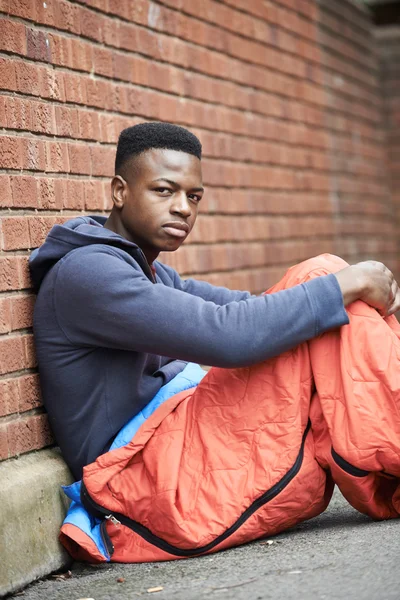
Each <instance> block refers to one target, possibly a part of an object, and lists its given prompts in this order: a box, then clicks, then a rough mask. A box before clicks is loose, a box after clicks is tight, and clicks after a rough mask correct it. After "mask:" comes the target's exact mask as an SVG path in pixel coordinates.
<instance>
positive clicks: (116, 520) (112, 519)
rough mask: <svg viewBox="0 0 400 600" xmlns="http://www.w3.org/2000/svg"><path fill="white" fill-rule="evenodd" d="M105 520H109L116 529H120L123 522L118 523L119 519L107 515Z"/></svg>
mask: <svg viewBox="0 0 400 600" xmlns="http://www.w3.org/2000/svg"><path fill="white" fill-rule="evenodd" d="M105 518H106V519H107V521H111V523H112V524H113V525H114V527H119V526H120V525H121V521H118V519H117V518H116V517H114V515H106V517H105Z"/></svg>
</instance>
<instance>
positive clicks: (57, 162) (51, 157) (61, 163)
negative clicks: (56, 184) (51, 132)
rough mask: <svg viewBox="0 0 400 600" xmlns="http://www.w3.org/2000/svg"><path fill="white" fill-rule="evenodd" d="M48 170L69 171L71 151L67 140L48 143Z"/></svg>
mask: <svg viewBox="0 0 400 600" xmlns="http://www.w3.org/2000/svg"><path fill="white" fill-rule="evenodd" d="M46 171H48V172H56V173H69V171H70V160H69V152H68V146H67V144H66V143H65V142H47V143H46Z"/></svg>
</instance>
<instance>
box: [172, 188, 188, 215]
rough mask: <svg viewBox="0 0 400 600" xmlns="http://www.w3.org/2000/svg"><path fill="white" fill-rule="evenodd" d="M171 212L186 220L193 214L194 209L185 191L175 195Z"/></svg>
mask: <svg viewBox="0 0 400 600" xmlns="http://www.w3.org/2000/svg"><path fill="white" fill-rule="evenodd" d="M170 212H171V214H179V215H182V216H183V217H186V218H187V217H190V215H191V214H192V207H191V206H190V202H189V200H188V198H187V196H186V194H185V192H184V191H183V190H182V191H180V192H176V193H175V194H174V195H173V198H172V202H171V205H170Z"/></svg>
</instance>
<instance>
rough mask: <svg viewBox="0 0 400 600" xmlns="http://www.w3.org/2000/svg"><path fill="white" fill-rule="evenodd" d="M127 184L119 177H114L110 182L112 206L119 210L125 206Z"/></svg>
mask: <svg viewBox="0 0 400 600" xmlns="http://www.w3.org/2000/svg"><path fill="white" fill-rule="evenodd" d="M127 185H128V184H127V183H126V181H125V179H124V178H123V177H121V175H115V176H114V177H113V178H112V180H111V198H112V201H113V203H114V206H115V207H116V208H118V209H121V208H122V207H123V206H124V204H125V198H126V189H127Z"/></svg>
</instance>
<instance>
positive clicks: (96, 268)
mask: <svg viewBox="0 0 400 600" xmlns="http://www.w3.org/2000/svg"><path fill="white" fill-rule="evenodd" d="M58 268H59V272H58V276H57V280H56V283H55V289H54V307H55V311H56V315H57V319H58V323H59V326H60V328H61V329H62V331H63V332H64V334H65V336H66V338H67V339H68V340H69V341H70V342H71V343H72V344H74V345H80V346H82V345H83V346H88V347H107V348H115V349H123V350H128V351H129V350H131V351H137V352H145V353H152V354H160V355H164V356H168V357H171V358H178V359H182V360H186V361H193V362H198V363H201V364H209V365H212V366H221V367H242V366H247V365H251V364H255V363H257V362H260V361H262V360H265V359H267V358H271V357H273V356H276V355H278V354H281V353H282V352H285V351H286V350H289V349H290V348H293V347H295V346H297V345H298V344H300V343H302V342H304V341H306V340H308V339H310V338H312V337H315V336H317V335H319V334H321V333H323V332H324V331H326V330H328V329H331V328H333V327H339V326H341V325H344V324H345V323H348V317H347V313H346V311H345V309H344V307H343V299H342V294H341V290H340V287H339V285H338V282H337V279H336V277H335V276H334V275H326V276H322V277H318V278H316V279H313V280H311V281H309V282H307V283H305V284H301V285H298V286H295V287H293V288H290V289H287V290H283V291H281V292H277V293H274V294H270V295H263V296H257V297H251V298H248V299H245V300H240V301H234V302H230V303H228V304H225V305H223V306H218V305H216V304H215V303H214V302H209V301H206V300H204V299H202V298H199V297H197V296H193V295H191V294H188V293H185V292H183V291H180V290H176V289H173V288H170V287H167V286H165V285H162V284H154V283H151V282H150V281H149V280H148V279H147V278H146V277H145V275H144V274H143V272H142V271H141V270H140V268H139V267H138V268H137V269H136V268H134V267H133V266H132V265H130V264H129V263H128V262H126V261H125V260H123V259H121V257H120V256H119V255H118V250H116V249H113V248H109V247H104V249H99V247H97V250H93V248H91V247H87V248H83V249H80V250H79V252H75V253H72V255H70V256H67V257H66V258H65V259H64V260H63V261H62V264H61V265H60V266H59V267H58Z"/></svg>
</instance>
